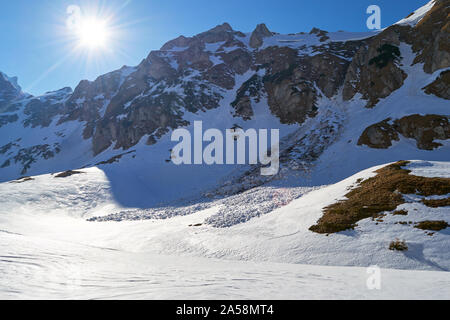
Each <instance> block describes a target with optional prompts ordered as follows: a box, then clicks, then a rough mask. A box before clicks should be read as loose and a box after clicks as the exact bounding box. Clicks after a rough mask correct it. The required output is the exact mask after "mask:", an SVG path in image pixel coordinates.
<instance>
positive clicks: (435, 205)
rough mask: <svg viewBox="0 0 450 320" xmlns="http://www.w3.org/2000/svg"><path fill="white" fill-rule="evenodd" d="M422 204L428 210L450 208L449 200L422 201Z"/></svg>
mask: <svg viewBox="0 0 450 320" xmlns="http://www.w3.org/2000/svg"><path fill="white" fill-rule="evenodd" d="M422 203H423V204H424V205H426V206H427V207H430V208H440V207H450V198H446V199H438V200H422Z"/></svg>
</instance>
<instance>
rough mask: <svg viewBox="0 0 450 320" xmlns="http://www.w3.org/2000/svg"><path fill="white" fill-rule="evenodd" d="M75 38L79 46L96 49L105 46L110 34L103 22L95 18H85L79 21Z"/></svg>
mask: <svg viewBox="0 0 450 320" xmlns="http://www.w3.org/2000/svg"><path fill="white" fill-rule="evenodd" d="M77 36H78V40H79V44H80V46H82V47H86V48H89V49H97V48H102V47H105V46H106V44H107V42H108V38H109V36H110V34H109V30H108V26H107V24H106V22H105V21H102V20H100V19H97V18H86V19H83V20H82V21H80V23H79V25H78V28H77Z"/></svg>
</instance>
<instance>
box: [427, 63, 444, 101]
mask: <svg viewBox="0 0 450 320" xmlns="http://www.w3.org/2000/svg"><path fill="white" fill-rule="evenodd" d="M423 89H424V90H425V93H427V94H434V95H435V96H437V97H439V98H443V99H447V100H450V71H448V70H447V71H444V72H442V73H441V74H440V75H439V77H438V78H437V79H436V80H435V81H433V83H431V84H429V85H428V86H426V87H425V88H423Z"/></svg>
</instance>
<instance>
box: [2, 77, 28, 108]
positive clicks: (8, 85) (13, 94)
mask: <svg viewBox="0 0 450 320" xmlns="http://www.w3.org/2000/svg"><path fill="white" fill-rule="evenodd" d="M24 96H25V94H24V93H23V92H22V89H21V88H20V86H19V85H18V84H17V77H13V78H10V77H8V76H7V75H6V74H4V73H2V72H0V112H9V111H10V110H6V107H7V106H8V105H9V104H10V103H11V102H12V101H13V100H17V99H19V98H22V97H24Z"/></svg>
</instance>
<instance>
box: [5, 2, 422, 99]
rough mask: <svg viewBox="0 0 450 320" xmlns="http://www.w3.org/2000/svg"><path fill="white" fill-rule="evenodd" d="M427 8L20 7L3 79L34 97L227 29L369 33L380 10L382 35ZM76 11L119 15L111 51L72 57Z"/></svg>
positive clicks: (11, 12) (11, 11)
mask: <svg viewBox="0 0 450 320" xmlns="http://www.w3.org/2000/svg"><path fill="white" fill-rule="evenodd" d="M427 2H428V0H341V1H336V0H316V1H311V0H295V1H291V0H277V1H267V0H263V1H261V0H258V1H256V0H246V1H244V0H241V1H238V0H227V1H218V0H192V1H186V0H164V1H161V0H98V1H96V0H89V1H88V0H58V1H55V0H15V1H1V4H0V42H1V44H2V50H0V71H3V72H5V73H6V74H8V75H9V76H18V77H19V84H20V85H21V86H22V88H24V89H25V90H27V91H28V92H30V93H32V94H42V93H44V92H46V91H51V90H57V89H60V88H62V87H66V86H70V87H72V88H74V87H75V86H76V85H77V84H78V82H79V81H80V80H82V79H88V80H94V79H95V78H96V77H97V76H99V75H101V74H104V73H106V72H109V71H112V70H115V69H118V68H120V67H121V66H123V65H132V66H133V65H137V64H138V63H139V62H140V61H141V60H142V59H144V58H145V57H146V56H147V55H148V53H149V52H150V51H151V50H155V49H159V48H160V47H161V46H162V45H163V44H164V43H165V42H167V41H168V40H171V39H173V38H176V37H177V36H179V35H181V34H182V35H186V36H192V35H194V34H197V33H200V32H203V31H206V30H208V29H210V28H212V27H214V26H216V25H217V24H221V23H223V22H229V23H230V24H231V26H232V27H233V28H234V29H235V30H239V31H243V32H250V31H252V30H253V29H254V27H255V26H256V25H257V24H258V23H261V22H264V23H266V24H267V25H268V27H269V28H270V29H271V30H272V31H276V32H280V33H294V32H300V31H310V30H311V29H312V27H319V28H321V29H325V30H328V31H337V30H347V31H367V27H366V20H367V18H368V15H367V14H366V9H367V7H368V6H369V5H372V4H376V5H378V6H380V8H381V10H382V27H386V26H389V25H391V24H392V23H395V22H396V21H398V20H400V19H402V18H404V17H405V16H407V15H408V14H409V13H411V12H412V11H414V10H415V9H417V8H419V7H421V6H423V5H424V4H426V3H427ZM72 4H75V5H78V6H80V7H81V8H82V9H83V10H84V11H93V8H94V7H95V8H97V11H96V12H97V14H98V15H105V14H108V15H110V16H111V15H113V16H114V18H113V21H112V22H111V25H112V27H113V28H112V30H113V31H111V33H114V34H113V40H111V42H110V46H109V47H108V48H107V50H97V51H95V52H90V53H89V52H88V51H87V50H84V51H83V50H79V51H76V52H74V47H75V45H76V41H75V40H74V38H73V36H72V37H71V36H70V31H69V30H68V29H67V26H66V20H67V13H66V9H67V7H68V6H69V5H72Z"/></svg>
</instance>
